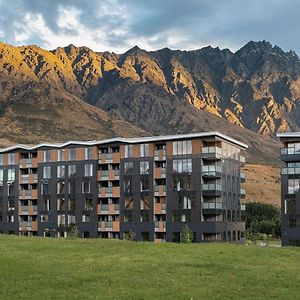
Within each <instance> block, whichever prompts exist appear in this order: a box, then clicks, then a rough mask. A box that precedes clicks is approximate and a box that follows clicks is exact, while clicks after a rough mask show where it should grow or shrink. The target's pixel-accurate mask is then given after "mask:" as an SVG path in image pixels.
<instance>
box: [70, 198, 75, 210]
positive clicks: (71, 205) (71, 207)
mask: <svg viewBox="0 0 300 300" xmlns="http://www.w3.org/2000/svg"><path fill="white" fill-rule="evenodd" d="M68 210H72V211H75V210H76V201H75V199H69V201H68Z"/></svg>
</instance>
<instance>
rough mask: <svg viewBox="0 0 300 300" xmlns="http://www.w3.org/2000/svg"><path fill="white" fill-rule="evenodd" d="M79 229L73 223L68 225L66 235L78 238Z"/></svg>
mask: <svg viewBox="0 0 300 300" xmlns="http://www.w3.org/2000/svg"><path fill="white" fill-rule="evenodd" d="M78 235H79V230H78V228H77V225H76V224H75V223H73V224H71V225H70V232H69V233H68V237H69V238H71V239H75V238H78Z"/></svg>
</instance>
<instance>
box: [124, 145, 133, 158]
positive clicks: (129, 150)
mask: <svg viewBox="0 0 300 300" xmlns="http://www.w3.org/2000/svg"><path fill="white" fill-rule="evenodd" d="M132 156H133V145H125V158H128V157H132Z"/></svg>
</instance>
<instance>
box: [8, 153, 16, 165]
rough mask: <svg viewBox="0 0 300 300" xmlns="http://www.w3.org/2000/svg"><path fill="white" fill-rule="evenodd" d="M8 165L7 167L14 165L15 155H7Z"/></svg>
mask: <svg viewBox="0 0 300 300" xmlns="http://www.w3.org/2000/svg"><path fill="white" fill-rule="evenodd" d="M8 164H9V165H14V164H15V153H8Z"/></svg>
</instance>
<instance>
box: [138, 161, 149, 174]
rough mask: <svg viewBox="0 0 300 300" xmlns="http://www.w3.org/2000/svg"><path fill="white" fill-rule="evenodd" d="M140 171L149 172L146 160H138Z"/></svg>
mask: <svg viewBox="0 0 300 300" xmlns="http://www.w3.org/2000/svg"><path fill="white" fill-rule="evenodd" d="M140 173H141V174H149V162H148V161H141V162H140Z"/></svg>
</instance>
